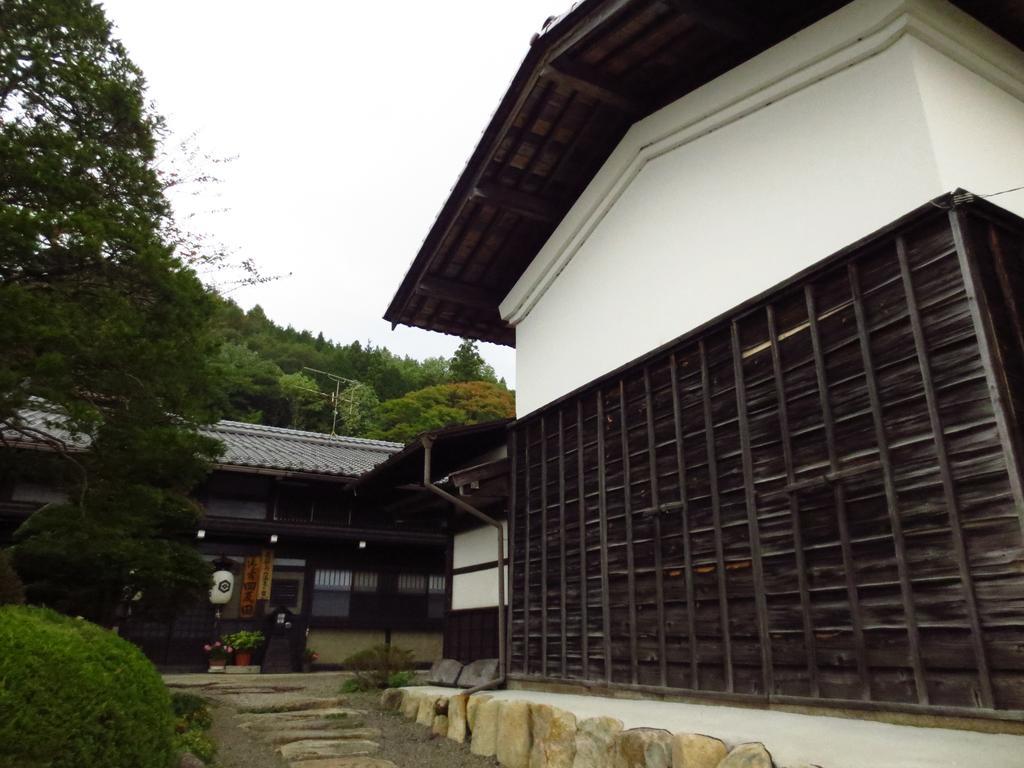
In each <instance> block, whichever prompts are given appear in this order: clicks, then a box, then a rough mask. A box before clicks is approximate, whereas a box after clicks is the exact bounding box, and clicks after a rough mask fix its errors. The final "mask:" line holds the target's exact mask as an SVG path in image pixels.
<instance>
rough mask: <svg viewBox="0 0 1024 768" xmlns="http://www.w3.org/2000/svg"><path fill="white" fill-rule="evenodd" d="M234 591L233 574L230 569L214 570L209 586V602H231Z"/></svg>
mask: <svg viewBox="0 0 1024 768" xmlns="http://www.w3.org/2000/svg"><path fill="white" fill-rule="evenodd" d="M234 591H235V576H234V574H232V573H231V571H214V572H213V586H212V587H211V588H210V602H211V603H213V604H214V605H226V604H227V603H229V602H231V595H232V593H233V592H234Z"/></svg>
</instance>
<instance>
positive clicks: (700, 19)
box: [665, 0, 758, 40]
mask: <svg viewBox="0 0 1024 768" xmlns="http://www.w3.org/2000/svg"><path fill="white" fill-rule="evenodd" d="M665 5H666V6H667V7H669V8H670V9H672V10H675V11H678V12H679V13H682V14H685V15H686V16H689V17H690V18H691V19H693V20H694V21H695V22H697V24H699V25H700V26H702V27H706V28H708V29H713V30H714V31H715V32H718V33H719V34H721V35H722V36H723V37H727V38H729V39H730V40H749V39H750V38H752V37H754V36H755V35H756V34H757V32H758V24H757V19H756V18H755V17H754V16H752V15H751V14H749V13H747V12H746V11H744V10H743V9H742V8H740V7H738V6H737V5H736V4H735V3H733V2H729V0H715V2H713V3H709V2H706V1H705V2H702V1H701V0H665Z"/></svg>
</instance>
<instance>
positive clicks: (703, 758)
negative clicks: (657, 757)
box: [672, 733, 729, 768]
mask: <svg viewBox="0 0 1024 768" xmlns="http://www.w3.org/2000/svg"><path fill="white" fill-rule="evenodd" d="M728 752H729V750H728V749H727V748H726V746H725V744H723V743H722V742H721V741H720V740H718V739H713V738H711V737H710V736H704V735H702V734H699V733H676V734H673V735H672V768H716V766H717V765H718V764H719V763H720V762H722V760H724V759H725V756H726V754H728Z"/></svg>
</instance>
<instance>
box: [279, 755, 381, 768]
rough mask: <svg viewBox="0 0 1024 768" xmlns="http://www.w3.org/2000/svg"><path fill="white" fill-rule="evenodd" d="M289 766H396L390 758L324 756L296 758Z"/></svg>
mask: <svg viewBox="0 0 1024 768" xmlns="http://www.w3.org/2000/svg"><path fill="white" fill-rule="evenodd" d="M289 765H290V766H291V768H398V766H397V765H395V764H394V763H392V762H391V761H390V760H381V759H380V758H379V757H326V758H321V759H318V760H296V761H294V762H291V763H289Z"/></svg>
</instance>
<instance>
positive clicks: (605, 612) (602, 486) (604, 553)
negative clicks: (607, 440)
mask: <svg viewBox="0 0 1024 768" xmlns="http://www.w3.org/2000/svg"><path fill="white" fill-rule="evenodd" d="M604 428H605V424H604V393H603V392H602V391H601V390H600V389H598V391H597V507H598V513H599V514H600V524H601V622H602V625H601V630H602V633H603V635H604V638H603V639H604V677H605V681H606V682H609V683H610V682H611V681H612V631H611V626H612V615H611V603H610V602H609V600H608V495H607V494H608V481H607V477H606V475H605V470H606V462H605V455H604V451H605V445H604Z"/></svg>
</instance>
